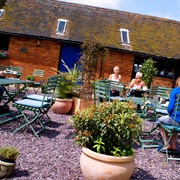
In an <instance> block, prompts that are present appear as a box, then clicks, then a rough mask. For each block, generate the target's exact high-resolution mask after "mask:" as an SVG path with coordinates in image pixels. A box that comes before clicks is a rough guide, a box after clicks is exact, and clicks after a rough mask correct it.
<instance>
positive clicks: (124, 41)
mask: <svg viewBox="0 0 180 180" xmlns="http://www.w3.org/2000/svg"><path fill="white" fill-rule="evenodd" d="M120 32H121V42H122V44H127V45H129V44H130V40H129V30H128V29H123V28H121V29H120Z"/></svg>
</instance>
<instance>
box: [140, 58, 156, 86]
mask: <svg viewBox="0 0 180 180" xmlns="http://www.w3.org/2000/svg"><path fill="white" fill-rule="evenodd" d="M155 63H156V62H155V61H153V59H151V58H149V59H145V60H144V63H143V64H142V67H141V69H140V72H141V73H142V74H143V77H142V79H143V81H144V82H145V84H146V86H147V87H149V86H150V84H151V81H152V77H153V76H154V75H156V74H157V68H156V67H155Z"/></svg>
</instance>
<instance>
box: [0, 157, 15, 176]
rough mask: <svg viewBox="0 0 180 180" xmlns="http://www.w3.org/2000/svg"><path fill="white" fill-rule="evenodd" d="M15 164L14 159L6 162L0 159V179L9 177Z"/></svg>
mask: <svg viewBox="0 0 180 180" xmlns="http://www.w3.org/2000/svg"><path fill="white" fill-rule="evenodd" d="M5 159H6V158H5ZM6 160H7V159H6ZM8 161H9V160H8ZM15 166H16V162H15V161H14V162H6V161H3V160H0V179H2V178H7V177H9V176H10V175H11V174H12V173H13V171H14V169H15Z"/></svg>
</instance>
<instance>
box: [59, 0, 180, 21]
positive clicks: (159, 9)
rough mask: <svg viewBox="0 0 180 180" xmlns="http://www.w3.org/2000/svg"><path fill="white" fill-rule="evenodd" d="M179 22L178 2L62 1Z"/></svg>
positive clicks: (143, 0) (129, 0) (142, 0)
mask: <svg viewBox="0 0 180 180" xmlns="http://www.w3.org/2000/svg"><path fill="white" fill-rule="evenodd" d="M62 1H66V2H73V3H78V4H86V5H91V6H97V7H104V8H110V9H117V10H121V11H127V12H133V13H138V14H144V15H150V16H156V17H161V18H167V19H172V20H175V21H180V0H62Z"/></svg>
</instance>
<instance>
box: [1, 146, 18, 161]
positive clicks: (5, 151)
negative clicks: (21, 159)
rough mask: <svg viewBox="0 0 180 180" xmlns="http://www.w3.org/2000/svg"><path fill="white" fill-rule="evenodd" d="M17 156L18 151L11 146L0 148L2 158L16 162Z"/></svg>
mask: <svg viewBox="0 0 180 180" xmlns="http://www.w3.org/2000/svg"><path fill="white" fill-rule="evenodd" d="M18 155H19V151H18V149H16V148H15V147H13V146H5V147H0V156H2V157H4V158H7V159H13V160H16V159H17V157H18Z"/></svg>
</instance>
